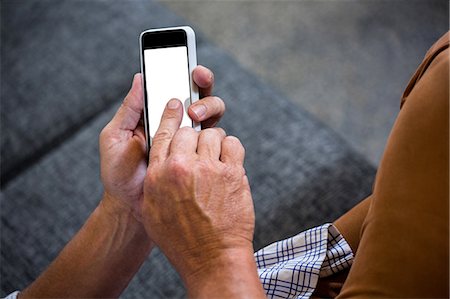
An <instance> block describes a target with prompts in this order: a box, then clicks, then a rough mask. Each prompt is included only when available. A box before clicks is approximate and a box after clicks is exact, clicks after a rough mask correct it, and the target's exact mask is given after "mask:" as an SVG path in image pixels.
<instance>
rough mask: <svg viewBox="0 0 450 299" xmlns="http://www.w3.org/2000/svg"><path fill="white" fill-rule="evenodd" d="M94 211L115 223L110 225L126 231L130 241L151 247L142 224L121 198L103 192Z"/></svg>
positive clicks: (151, 244)
mask: <svg viewBox="0 0 450 299" xmlns="http://www.w3.org/2000/svg"><path fill="white" fill-rule="evenodd" d="M94 213H95V214H98V215H99V216H101V217H103V218H107V220H106V221H107V222H108V223H110V224H111V223H114V224H115V225H110V227H116V228H117V229H119V230H120V231H126V233H127V236H128V237H129V238H130V240H129V241H130V242H133V243H141V244H142V246H147V247H148V249H149V250H150V249H151V248H152V247H153V242H151V240H150V238H149V237H148V234H147V232H146V231H145V228H144V226H143V224H142V223H141V221H140V219H138V217H137V216H136V213H135V211H134V209H133V208H132V207H131V206H130V205H127V204H126V203H123V202H122V201H121V200H119V199H116V198H114V197H112V196H111V195H109V194H108V193H106V192H105V193H104V194H103V198H102V200H101V201H100V204H99V205H98V207H97V208H96V210H95V211H94Z"/></svg>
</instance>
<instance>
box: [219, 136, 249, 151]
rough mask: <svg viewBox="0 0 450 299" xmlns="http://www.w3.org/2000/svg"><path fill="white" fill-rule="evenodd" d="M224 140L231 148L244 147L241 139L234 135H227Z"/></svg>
mask: <svg viewBox="0 0 450 299" xmlns="http://www.w3.org/2000/svg"><path fill="white" fill-rule="evenodd" d="M224 142H226V143H228V144H229V146H231V147H233V148H236V149H240V148H241V149H244V147H243V146H242V143H241V141H240V140H239V139H238V138H237V137H235V136H227V137H225V139H224Z"/></svg>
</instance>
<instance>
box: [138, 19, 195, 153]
mask: <svg viewBox="0 0 450 299" xmlns="http://www.w3.org/2000/svg"><path fill="white" fill-rule="evenodd" d="M140 48H141V72H142V74H143V85H144V89H143V90H144V123H145V133H146V138H147V147H148V149H149V148H150V147H151V142H152V138H153V136H154V135H155V133H156V130H157V129H158V127H159V122H160V120H161V116H162V113H163V111H164V107H165V106H166V104H167V102H168V101H169V100H170V99H172V98H177V99H179V100H180V101H182V103H183V105H184V115H183V120H182V123H181V126H182V127H183V126H190V127H193V128H194V129H196V130H200V124H199V123H196V122H194V121H192V119H191V118H190V117H189V115H188V114H187V109H188V107H189V106H190V105H191V104H192V103H194V102H195V101H197V100H198V98H199V94H198V88H197V86H196V85H195V83H194V82H193V79H192V72H193V70H194V68H195V67H196V65H197V55H196V45H195V33H194V31H193V30H192V28H190V27H188V26H183V27H170V28H160V29H151V30H146V31H144V32H142V33H141V35H140Z"/></svg>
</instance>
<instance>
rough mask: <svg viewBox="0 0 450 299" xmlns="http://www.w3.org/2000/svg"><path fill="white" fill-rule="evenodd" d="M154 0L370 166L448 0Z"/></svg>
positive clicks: (441, 27) (440, 27)
mask: <svg viewBox="0 0 450 299" xmlns="http://www.w3.org/2000/svg"><path fill="white" fill-rule="evenodd" d="M161 2H162V3H164V4H165V5H166V6H168V7H170V8H171V9H172V10H173V11H175V12H176V13H178V14H179V15H181V16H182V17H184V18H186V19H187V20H189V21H190V22H191V23H193V24H194V29H196V30H199V31H201V32H203V33H204V34H206V36H207V37H208V38H209V39H210V40H211V41H213V42H215V43H216V44H218V45H219V46H220V47H221V48H223V49H225V50H226V51H228V52H229V53H231V55H232V56H234V57H235V58H236V59H237V60H238V61H239V62H240V63H241V64H242V65H243V66H244V67H245V68H247V69H249V70H250V71H252V72H254V73H256V74H257V75H259V76H260V77H261V78H262V79H263V80H264V81H265V82H267V83H268V84H271V85H273V86H275V87H277V88H278V89H280V90H282V92H283V93H284V94H285V95H287V96H288V98H290V99H291V100H292V101H294V102H295V103H297V104H299V105H301V106H302V107H303V108H305V109H306V110H307V111H309V112H310V113H312V114H313V115H315V116H316V117H318V118H319V119H320V120H321V121H322V122H324V123H326V124H327V125H328V126H330V127H331V128H333V129H334V130H335V131H337V132H338V133H339V134H340V136H341V137H343V138H344V139H345V140H346V141H347V142H349V143H350V144H351V145H352V146H353V147H354V148H355V149H356V150H358V151H359V152H360V153H362V154H363V155H364V156H365V157H366V158H368V159H369V160H370V161H371V162H372V163H373V164H374V165H375V166H376V165H378V162H379V159H380V157H381V154H382V152H383V149H384V145H385V143H386V140H387V137H388V135H389V132H390V129H391V127H392V124H393V123H394V120H395V117H396V116H397V114H398V111H399V103H400V96H401V94H402V92H403V89H404V88H405V87H406V84H407V83H408V80H409V78H410V77H411V76H412V73H413V72H414V70H415V68H416V67H417V66H418V65H419V63H420V62H421V60H422V58H423V56H424V54H425V52H426V51H427V49H428V48H429V47H430V46H431V45H432V44H433V42H434V41H435V40H437V39H438V38H439V37H440V36H441V35H442V34H444V33H445V32H446V31H447V30H448V11H449V10H448V7H449V2H448V1H446V0H439V1H435V0H430V1H414V0H394V1H392V0H389V1H385V0H382V1H353V0H352V1H205V0H203V1H198V0H196V1H161ZM199 60H200V61H201V57H199ZM230 75H231V74H230ZM225 100H226V99H225ZM274 100H276V99H274ZM267 109H270V107H267ZM280 121H281V122H286V121H289V120H285V119H282V120H280Z"/></svg>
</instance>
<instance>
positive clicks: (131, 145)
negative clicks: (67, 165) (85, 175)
mask: <svg viewBox="0 0 450 299" xmlns="http://www.w3.org/2000/svg"><path fill="white" fill-rule="evenodd" d="M193 79H194V82H195V83H196V84H197V85H198V87H199V91H200V96H201V97H203V98H202V99H201V100H199V101H197V102H196V103H194V104H193V105H192V106H191V107H190V108H189V115H190V116H191V118H193V119H194V121H197V122H202V126H203V127H211V126H214V125H215V124H216V123H217V122H218V121H219V120H220V117H221V116H222V115H223V114H224V112H225V105H224V103H223V101H222V100H221V99H220V98H218V97H214V96H211V95H212V89H213V86H214V75H213V73H212V72H211V71H210V70H209V69H207V68H205V67H203V66H198V67H196V68H195V69H194V72H193ZM143 106H144V104H143V91H142V77H141V75H140V74H136V75H135V77H134V80H133V84H132V87H131V90H130V91H129V93H128V95H127V96H126V97H125V100H124V101H123V103H122V105H121V107H120V108H119V110H118V111H117V113H116V115H115V116H114V118H113V119H112V120H111V122H109V123H108V125H107V126H106V127H105V128H104V129H103V130H102V132H101V134H100V162H101V163H100V164H101V178H102V182H103V185H104V189H105V196H104V200H103V205H105V206H107V208H108V209H109V210H110V211H111V212H112V213H119V214H120V213H123V212H131V213H132V214H133V215H134V217H135V218H136V219H138V220H139V219H140V218H141V210H140V207H141V203H142V199H143V181H144V177H145V173H146V171H147V159H146V150H145V147H146V143H145V133H144V128H143V124H142V111H143Z"/></svg>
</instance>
